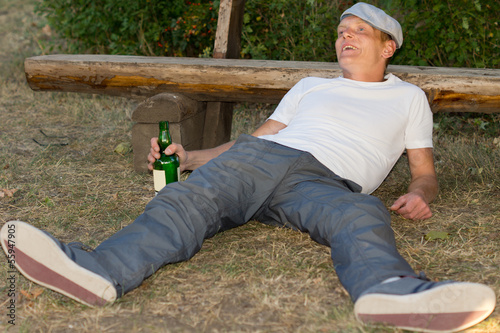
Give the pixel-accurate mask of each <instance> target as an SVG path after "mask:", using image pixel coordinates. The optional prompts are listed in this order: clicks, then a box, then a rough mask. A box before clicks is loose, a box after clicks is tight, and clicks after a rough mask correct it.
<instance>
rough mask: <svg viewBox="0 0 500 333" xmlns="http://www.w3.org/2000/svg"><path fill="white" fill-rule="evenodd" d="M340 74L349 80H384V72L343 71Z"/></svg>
mask: <svg viewBox="0 0 500 333" xmlns="http://www.w3.org/2000/svg"><path fill="white" fill-rule="evenodd" d="M342 76H343V77H344V78H346V79H349V80H354V81H362V82H383V81H385V78H384V77H385V73H384V72H382V73H379V72H377V73H352V72H348V71H345V70H344V71H343V72H342Z"/></svg>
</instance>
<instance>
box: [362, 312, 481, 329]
mask: <svg viewBox="0 0 500 333" xmlns="http://www.w3.org/2000/svg"><path fill="white" fill-rule="evenodd" d="M486 314H487V311H467V312H454V313H401V314H362V313H360V314H358V318H359V319H360V320H361V321H363V322H364V323H387V324H392V325H395V326H399V327H413V328H424V329H428V330H436V331H449V330H453V329H457V328H460V327H462V326H464V325H466V327H469V326H470V324H471V323H477V322H478V320H479V319H480V318H484V316H485V315H486Z"/></svg>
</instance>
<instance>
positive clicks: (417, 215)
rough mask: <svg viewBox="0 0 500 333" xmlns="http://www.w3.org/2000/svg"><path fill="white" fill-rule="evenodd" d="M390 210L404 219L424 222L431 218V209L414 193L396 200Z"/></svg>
mask: <svg viewBox="0 0 500 333" xmlns="http://www.w3.org/2000/svg"><path fill="white" fill-rule="evenodd" d="M390 209H391V210H393V211H395V212H397V213H398V214H400V215H401V216H403V217H404V218H405V219H411V220H425V219H428V218H430V217H431V216H432V212H431V208H430V207H429V204H427V202H426V201H425V199H424V197H423V196H422V195H419V194H417V193H415V192H411V193H407V194H405V195H403V196H401V197H399V199H398V200H396V201H395V202H394V203H393V204H392V206H391V207H390Z"/></svg>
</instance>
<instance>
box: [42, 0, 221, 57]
mask: <svg viewBox="0 0 500 333" xmlns="http://www.w3.org/2000/svg"><path fill="white" fill-rule="evenodd" d="M217 9H218V0H215V1H201V0H200V2H197V3H192V2H189V1H183V0H175V1H165V0H147V1H127V0H98V1H94V0H78V1H74V0H43V1H42V2H40V3H39V4H38V5H37V7H36V12H37V13H39V14H41V15H44V16H45V17H46V18H47V21H48V23H49V25H50V26H51V27H52V28H53V29H54V30H55V31H56V32H57V33H58V34H59V37H60V38H61V39H63V41H64V42H63V45H62V49H63V51H64V52H68V53H106V54H129V55H148V56H155V55H156V56H197V55H198V54H200V53H203V51H204V50H205V49H206V48H207V47H208V48H210V45H212V44H213V39H214V36H215V34H214V31H215V28H216V24H217V20H216V18H217ZM58 46H59V45H58Z"/></svg>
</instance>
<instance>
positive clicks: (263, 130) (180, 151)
mask: <svg viewBox="0 0 500 333" xmlns="http://www.w3.org/2000/svg"><path fill="white" fill-rule="evenodd" d="M285 127H286V125H285V124H282V123H280V122H278V121H275V120H271V119H270V120H267V121H266V122H265V123H264V124H262V125H261V126H260V127H259V128H258V129H257V130H256V131H255V132H253V133H252V135H253V136H260V135H267V134H276V133H278V132H279V131H280V130H281V129H283V128H285ZM233 144H234V141H230V142H226V143H224V144H222V145H220V146H217V147H215V148H210V149H202V150H193V151H189V152H188V151H186V150H184V147H182V145H180V144H178V143H172V144H171V145H170V146H168V147H167V149H165V153H166V154H168V155H171V154H177V155H178V156H179V162H180V169H181V172H182V171H184V170H194V169H196V168H198V167H200V166H202V165H203V164H205V163H207V162H208V161H210V160H211V159H212V158H215V157H217V156H219V155H220V154H222V153H223V152H225V151H226V150H228V149H229V148H231V147H232V146H233ZM158 158H160V147H159V146H158V142H157V138H152V139H151V150H150V152H149V155H148V161H149V165H148V167H149V169H150V170H152V169H153V163H154V161H155V160H156V159H158Z"/></svg>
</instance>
